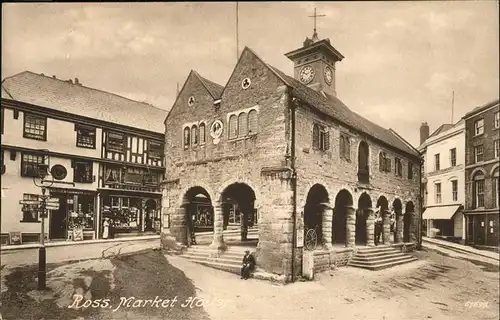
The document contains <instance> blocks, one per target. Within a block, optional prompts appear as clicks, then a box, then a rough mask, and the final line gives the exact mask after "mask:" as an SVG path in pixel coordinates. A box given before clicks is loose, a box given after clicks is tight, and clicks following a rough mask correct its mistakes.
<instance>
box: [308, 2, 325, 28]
mask: <svg viewBox="0 0 500 320" xmlns="http://www.w3.org/2000/svg"><path fill="white" fill-rule="evenodd" d="M318 17H326V15H324V14H316V7H315V8H314V15H312V16H309V18H314V34H316V18H318Z"/></svg>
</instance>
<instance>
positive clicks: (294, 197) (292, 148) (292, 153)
mask: <svg viewBox="0 0 500 320" xmlns="http://www.w3.org/2000/svg"><path fill="white" fill-rule="evenodd" d="M288 104H289V105H290V111H291V117H290V121H291V140H292V141H291V146H290V157H291V159H290V167H291V169H292V181H291V182H292V205H293V211H292V219H293V229H292V283H293V282H295V250H296V246H297V172H296V170H295V103H294V99H293V97H292V94H291V89H290V88H288Z"/></svg>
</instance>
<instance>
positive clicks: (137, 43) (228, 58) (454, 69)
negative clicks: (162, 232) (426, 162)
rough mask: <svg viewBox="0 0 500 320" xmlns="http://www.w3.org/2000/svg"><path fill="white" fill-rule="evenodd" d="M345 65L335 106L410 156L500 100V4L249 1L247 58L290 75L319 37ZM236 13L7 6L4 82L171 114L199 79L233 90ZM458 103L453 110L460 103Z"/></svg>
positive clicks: (222, 7)
mask: <svg viewBox="0 0 500 320" xmlns="http://www.w3.org/2000/svg"><path fill="white" fill-rule="evenodd" d="M315 7H316V8H317V12H318V14H324V15H326V16H325V17H321V18H318V21H317V31H318V35H319V37H320V38H321V39H323V38H330V40H331V43H332V45H333V46H334V47H335V48H336V49H337V50H338V51H340V52H341V53H342V54H343V56H344V57H345V58H344V59H343V60H342V61H341V62H339V63H337V65H336V91H337V95H338V97H339V98H340V99H341V100H342V101H343V102H344V103H345V104H346V105H347V106H348V107H349V108H350V109H351V110H353V111H355V112H357V113H359V114H361V115H362V116H364V117H366V118H368V119H369V120H371V121H373V122H375V123H377V124H379V125H381V126H383V127H386V128H392V129H394V130H395V131H396V132H398V133H399V134H400V135H402V136H403V137H404V138H405V139H407V140H408V141H409V142H410V143H412V144H413V145H414V146H417V145H418V144H419V127H420V124H421V123H422V122H423V121H426V122H427V123H428V124H429V126H430V129H431V132H432V131H434V130H435V129H437V128H438V127H439V126H440V125H441V124H443V123H450V122H451V121H452V100H454V104H453V105H454V108H453V109H454V111H453V115H454V116H453V122H457V121H458V120H459V119H460V117H462V116H463V115H464V114H465V113H466V112H468V111H470V110H472V109H473V108H474V107H476V106H479V105H483V104H486V103H487V102H490V101H492V100H495V99H498V97H499V43H498V39H499V21H498V20H499V14H498V2H497V1H488V0H484V1H458V2H454V1H453V2H452V1H441V2H424V1H419V2H412V1H408V2H317V3H315V2H288V3H287V2H264V3H261V2H259V3H257V2H241V3H239V49H240V52H241V51H242V49H243V48H244V47H245V46H248V47H249V48H251V49H253V50H254V51H255V52H256V53H257V54H258V55H259V56H260V57H261V58H262V59H263V60H264V61H265V62H267V63H269V64H271V65H273V66H274V67H277V68H278V69H280V70H282V71H283V72H285V73H287V74H289V75H293V63H292V62H291V61H290V60H288V59H287V58H286V57H285V56H284V54H285V53H287V52H289V51H292V50H294V49H297V48H299V47H301V46H302V42H303V41H304V39H305V38H306V37H311V36H312V32H313V19H312V18H310V17H309V16H310V15H312V14H313V12H314V8H315ZM235 12H236V3H235V2H233V3H231V2H219V3H215V2H212V3H203V2H192V3H189V2H187V3H186V2H174V3H172V2H171V3H38V4H37V3H27V4H21V3H11V4H2V79H4V78H5V77H8V76H12V75H15V74H17V73H19V72H22V71H25V70H29V71H32V72H35V73H44V74H45V75H49V76H51V75H56V76H57V77H58V78H60V79H74V78H78V79H79V80H80V82H81V83H82V84H83V85H85V86H88V87H92V88H97V89H100V90H104V91H109V92H113V93H116V94H119V95H122V96H125V97H128V98H130V99H134V100H138V101H145V102H148V103H151V104H153V105H155V106H157V107H160V108H164V109H167V110H168V109H170V107H171V106H172V104H173V103H174V100H175V95H176V88H177V84H179V86H180V87H182V84H183V83H184V81H185V80H186V78H187V76H188V74H189V72H190V70H191V69H194V70H196V71H197V72H198V73H199V74H200V75H202V76H203V77H205V78H208V79H210V80H212V81H214V82H217V83H219V84H221V85H225V84H226V82H227V80H228V78H229V76H230V75H231V72H232V70H233V68H234V66H235V64H236V61H237V46H236V14H235ZM453 92H454V99H452V96H453Z"/></svg>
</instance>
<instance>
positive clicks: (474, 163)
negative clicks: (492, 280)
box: [463, 100, 500, 247]
mask: <svg viewBox="0 0 500 320" xmlns="http://www.w3.org/2000/svg"><path fill="white" fill-rule="evenodd" d="M499 117H500V113H499V105H498V100H496V101H493V102H490V103H487V104H485V105H483V106H480V107H477V108H475V109H474V110H472V111H471V112H469V113H467V114H466V115H465V116H464V118H463V119H464V120H465V159H466V166H465V182H466V198H465V211H464V212H465V217H466V224H467V228H466V241H467V244H470V245H474V246H478V247H482V246H485V247H498V245H499V233H498V223H499V184H498V177H499V152H500V151H499V148H500V147H499V141H500V140H499V139H500V136H499V133H500V118H499Z"/></svg>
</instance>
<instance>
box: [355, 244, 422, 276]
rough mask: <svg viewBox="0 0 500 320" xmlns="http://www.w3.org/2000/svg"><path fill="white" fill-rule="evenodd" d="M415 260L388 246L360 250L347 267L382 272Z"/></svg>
mask: <svg viewBox="0 0 500 320" xmlns="http://www.w3.org/2000/svg"><path fill="white" fill-rule="evenodd" d="M415 260H417V258H415V257H413V256H411V255H409V254H407V253H403V252H400V251H399V250H397V249H394V248H392V247H390V246H378V247H372V248H361V249H359V250H358V251H357V252H356V254H355V255H354V256H353V257H352V259H351V260H350V261H349V264H348V265H349V266H351V267H357V268H363V269H368V270H373V271H375V270H382V269H387V268H391V267H394V266H397V265H401V264H405V263H409V262H412V261H415Z"/></svg>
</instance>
